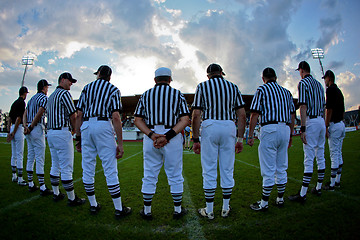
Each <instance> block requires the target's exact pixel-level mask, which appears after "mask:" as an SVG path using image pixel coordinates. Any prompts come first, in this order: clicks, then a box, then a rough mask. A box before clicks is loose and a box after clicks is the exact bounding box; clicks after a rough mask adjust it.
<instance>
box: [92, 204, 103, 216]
mask: <svg viewBox="0 0 360 240" xmlns="http://www.w3.org/2000/svg"><path fill="white" fill-rule="evenodd" d="M100 209H101V205H100V203H97V205H96V206H90V214H92V215H96V214H98V212H99V211H100Z"/></svg>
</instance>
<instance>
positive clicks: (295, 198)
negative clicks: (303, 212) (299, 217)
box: [288, 192, 306, 203]
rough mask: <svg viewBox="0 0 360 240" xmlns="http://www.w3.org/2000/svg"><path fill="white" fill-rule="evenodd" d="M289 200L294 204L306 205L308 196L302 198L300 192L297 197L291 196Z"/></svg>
mask: <svg viewBox="0 0 360 240" xmlns="http://www.w3.org/2000/svg"><path fill="white" fill-rule="evenodd" d="M288 198H289V200H290V201H293V202H299V203H305V201H306V195H304V196H303V197H302V196H300V192H298V193H297V194H295V195H290V196H289V197H288Z"/></svg>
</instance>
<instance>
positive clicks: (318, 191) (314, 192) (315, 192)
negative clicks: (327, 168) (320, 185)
mask: <svg viewBox="0 0 360 240" xmlns="http://www.w3.org/2000/svg"><path fill="white" fill-rule="evenodd" d="M311 193H312V194H314V195H316V196H318V197H320V196H321V189H319V190H317V189H316V187H314V188H313V189H311Z"/></svg>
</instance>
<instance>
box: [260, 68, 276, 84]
mask: <svg viewBox="0 0 360 240" xmlns="http://www.w3.org/2000/svg"><path fill="white" fill-rule="evenodd" d="M262 78H263V81H264V82H265V83H267V82H276V79H277V77H276V73H275V70H274V69H273V68H271V67H267V68H265V69H264V71H263V73H262Z"/></svg>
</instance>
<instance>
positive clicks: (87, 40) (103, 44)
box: [0, 0, 360, 112]
mask: <svg viewBox="0 0 360 240" xmlns="http://www.w3.org/2000/svg"><path fill="white" fill-rule="evenodd" d="M0 6H1V7H0V36H1V37H0V109H2V111H3V112H7V111H9V110H10V106H11V104H12V102H13V101H15V100H16V99H17V97H18V90H19V88H20V86H21V82H22V78H23V74H24V69H25V66H24V65H22V61H21V60H22V57H23V56H30V57H33V58H34V64H33V65H31V66H28V68H27V72H26V75H25V86H26V87H28V89H29V91H30V93H29V95H28V98H27V100H26V101H28V100H29V99H30V97H31V96H33V95H34V94H35V93H36V84H37V82H38V81H39V80H40V79H47V80H48V81H49V82H50V83H52V84H53V86H51V87H50V89H49V94H48V95H50V94H51V93H52V92H53V91H54V90H55V88H56V86H57V82H58V77H59V75H60V74H61V73H63V72H70V73H71V74H72V76H73V78H75V79H77V80H78V82H77V83H76V84H74V85H73V86H72V88H71V91H70V93H71V94H72V96H73V98H74V99H78V97H79V96H80V92H81V90H82V88H83V87H84V86H85V85H86V84H88V83H89V82H91V81H93V80H95V75H93V73H94V72H95V71H96V70H97V68H98V67H99V66H100V65H103V64H106V65H109V66H110V67H111V68H112V70H113V75H112V77H111V82H112V83H113V84H114V85H116V86H117V87H118V88H119V89H120V91H121V94H122V96H132V95H135V94H142V93H143V92H144V91H146V90H147V89H149V88H151V87H153V86H154V72H155V70H156V69H157V68H158V67H168V68H170V69H171V70H172V73H173V80H174V81H173V82H172V83H171V86H173V87H175V88H177V89H179V90H181V91H182V92H183V93H194V92H195V89H196V86H197V84H198V83H200V82H202V81H205V80H206V79H207V77H206V68H207V66H208V65H209V64H211V63H218V64H220V65H221V66H222V67H223V70H224V72H225V73H226V79H228V80H229V81H232V82H234V83H235V84H237V85H238V87H239V89H240V91H241V92H242V94H254V93H255V91H256V89H257V87H258V86H260V85H262V84H263V82H262V79H261V73H262V70H263V69H264V68H266V67H272V68H274V69H275V71H276V73H277V76H278V82H279V84H281V85H283V86H284V87H286V88H288V89H289V90H290V91H291V92H292V94H293V96H294V97H295V98H297V97H298V91H297V85H298V82H299V80H301V78H300V75H299V73H298V72H296V71H295V69H296V68H297V65H298V63H299V62H300V61H303V60H305V61H307V62H308V63H309V64H310V66H311V74H312V75H313V76H314V77H315V78H316V79H317V80H319V81H320V82H321V83H322V84H323V85H324V83H323V79H321V77H322V72H321V67H320V64H319V61H318V59H313V57H312V55H311V49H313V48H322V49H323V50H324V55H325V57H324V59H322V60H321V61H322V64H323V67H324V71H326V70H327V69H331V70H333V72H334V73H335V76H336V83H337V85H338V86H339V88H340V89H341V90H342V92H343V94H344V97H345V107H346V110H355V109H358V108H359V105H360V97H359V92H360V84H359V83H360V81H359V80H360V46H359V45H360V41H359V39H360V31H359V27H358V23H359V22H360V15H359V14H358V13H359V11H360V1H357V0H323V1H320V0H296V1H293V0H271V1H270V0H132V1H125V0H117V1H111V0H102V1H93V0H72V1H63V0H52V1H45V0H33V1H27V0H12V1H6V0H0Z"/></svg>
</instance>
